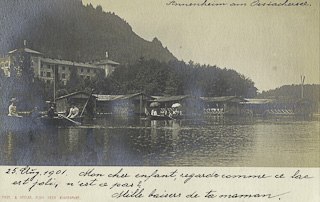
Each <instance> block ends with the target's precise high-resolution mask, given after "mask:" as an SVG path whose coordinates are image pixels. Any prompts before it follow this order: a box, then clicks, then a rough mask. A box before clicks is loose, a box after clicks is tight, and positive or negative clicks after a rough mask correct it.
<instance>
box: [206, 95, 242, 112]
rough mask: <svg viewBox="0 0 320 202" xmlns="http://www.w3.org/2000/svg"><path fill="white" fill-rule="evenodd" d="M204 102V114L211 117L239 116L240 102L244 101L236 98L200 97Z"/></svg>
mask: <svg viewBox="0 0 320 202" xmlns="http://www.w3.org/2000/svg"><path fill="white" fill-rule="evenodd" d="M201 99H202V100H203V102H204V112H205V113H206V114H211V115H240V114H241V106H240V102H246V100H245V99H243V98H242V97H238V96H223V97H201Z"/></svg>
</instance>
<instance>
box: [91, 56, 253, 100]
mask: <svg viewBox="0 0 320 202" xmlns="http://www.w3.org/2000/svg"><path fill="white" fill-rule="evenodd" d="M96 90H98V91H99V92H101V93H106V94H125V93H136V92H145V93H147V94H149V95H183V94H184V95H187V94H192V95H195V96H228V95H230V96H231V95H237V96H243V97H255V96H256V92H257V89H256V88H255V86H254V82H252V81H251V80H250V79H249V78H247V77H245V76H244V75H241V74H239V73H237V72H236V71H234V70H230V69H221V68H218V67H216V66H210V65H200V64H196V63H194V62H192V61H190V62H189V63H185V62H183V61H172V62H169V63H164V62H159V61H156V60H145V59H144V58H140V59H139V60H138V61H137V62H136V63H134V64H132V65H129V66H121V67H119V68H117V69H116V70H115V71H114V72H113V74H112V75H111V76H110V77H108V78H107V79H106V80H105V81H104V82H102V83H100V85H99V86H97V88H96Z"/></svg>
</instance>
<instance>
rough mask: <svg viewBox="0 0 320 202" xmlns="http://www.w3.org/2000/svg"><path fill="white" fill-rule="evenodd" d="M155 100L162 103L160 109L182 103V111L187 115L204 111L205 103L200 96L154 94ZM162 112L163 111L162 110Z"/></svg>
mask: <svg viewBox="0 0 320 202" xmlns="http://www.w3.org/2000/svg"><path fill="white" fill-rule="evenodd" d="M153 97H154V98H155V100H154V102H158V103H160V106H159V107H160V110H161V111H165V110H166V109H169V108H172V106H173V105H174V104H178V103H179V104H180V105H181V112H182V113H183V114H185V115H194V114H199V113H202V112H203V110H202V109H203V103H202V100H201V99H200V98H197V97H194V96H191V95H177V96H153ZM160 113H161V112H160Z"/></svg>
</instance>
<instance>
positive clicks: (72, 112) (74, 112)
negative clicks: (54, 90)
mask: <svg viewBox="0 0 320 202" xmlns="http://www.w3.org/2000/svg"><path fill="white" fill-rule="evenodd" d="M71 106H72V107H71V108H70V112H69V115H68V116H67V118H71V119H72V118H75V117H76V116H78V114H79V108H78V107H76V106H75V104H73V103H72V104H71Z"/></svg>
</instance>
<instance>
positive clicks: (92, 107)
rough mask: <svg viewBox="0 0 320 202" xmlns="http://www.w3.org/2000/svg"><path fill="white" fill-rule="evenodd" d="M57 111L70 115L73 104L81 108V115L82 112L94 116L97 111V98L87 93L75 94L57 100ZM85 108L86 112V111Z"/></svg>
mask: <svg viewBox="0 0 320 202" xmlns="http://www.w3.org/2000/svg"><path fill="white" fill-rule="evenodd" d="M56 104H57V105H56V110H57V112H58V113H66V114H67V113H68V112H69V109H70V107H71V104H74V105H75V106H76V107H78V108H79V110H80V114H81V113H82V111H83V112H84V113H85V114H88V115H90V116H91V115H94V114H95V111H96V96H95V95H92V94H91V93H87V92H82V91H80V92H75V93H70V94H67V95H63V96H61V97H58V98H56ZM84 107H86V108H85V110H84Z"/></svg>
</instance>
